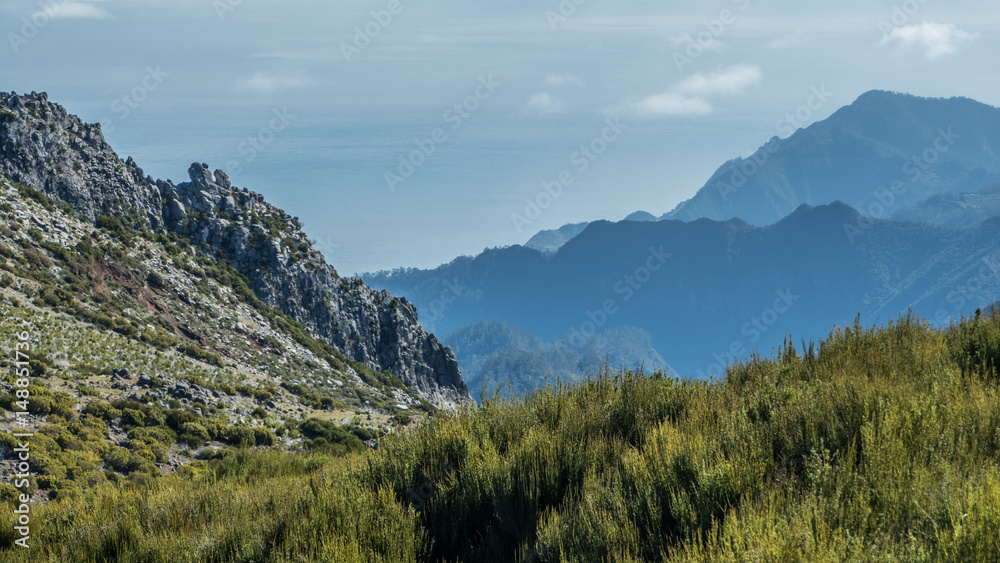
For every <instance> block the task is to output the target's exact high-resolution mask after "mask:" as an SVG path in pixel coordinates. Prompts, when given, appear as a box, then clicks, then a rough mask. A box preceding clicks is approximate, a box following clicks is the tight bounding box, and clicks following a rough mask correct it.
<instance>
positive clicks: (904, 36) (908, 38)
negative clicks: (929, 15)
mask: <svg viewBox="0 0 1000 563" xmlns="http://www.w3.org/2000/svg"><path fill="white" fill-rule="evenodd" d="M978 37H979V34H978V33H969V32H967V31H962V30H961V29H959V28H957V27H955V26H954V25H953V24H941V23H934V22H923V23H921V24H916V25H907V26H904V27H897V28H895V29H893V30H892V31H891V32H889V33H888V34H886V35H885V36H884V37H882V40H881V41H879V45H890V44H894V45H897V46H898V47H899V48H900V49H902V50H903V51H909V50H911V49H913V48H915V47H916V48H921V49H924V55H925V56H926V57H927V58H928V59H929V60H934V59H940V58H941V57H946V56H948V55H954V54H955V53H957V52H958V50H959V48H961V47H962V45H963V44H965V43H971V42H973V41H975V40H976V38H978Z"/></svg>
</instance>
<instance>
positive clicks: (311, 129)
mask: <svg viewBox="0 0 1000 563" xmlns="http://www.w3.org/2000/svg"><path fill="white" fill-rule="evenodd" d="M998 29H1000V10H998V9H997V8H996V5H995V2H994V1H987V0H977V1H950V2H944V1H943V0H907V1H905V2H902V1H895V2H894V1H881V0H880V1H871V0H865V1H861V0H845V1H841V2H834V3H806V2H791V1H786V0H776V1H771V2H764V1H758V0H717V1H712V2H699V1H690V0H680V1H673V2H662V1H661V2H657V1H653V0H616V1H615V2H608V1H600V0H561V1H556V0H543V1H539V2H526V1H522V0H511V1H506V2H481V1H473V0H461V1H459V0H365V1H355V2H350V3H347V2H331V1H312V0H283V1H281V2H278V1H271V0H256V1H250V0H170V1H166V0H164V1H158V0H70V1H65V0H64V1H58V0H48V1H37V0H36V1H14V2H11V1H0V32H2V33H3V43H2V44H0V90H6V91H16V92H19V93H23V92H31V91H45V92H48V94H49V99H50V100H52V101H55V102H57V103H60V104H62V105H63V106H65V107H66V108H67V110H68V111H69V112H70V113H75V114H77V115H79V116H80V117H81V118H83V119H84V120H85V121H87V122H100V123H101V124H102V127H103V129H104V132H105V137H106V138H107V140H108V142H109V143H111V145H112V147H114V148H115V150H116V151H117V152H118V153H119V155H121V156H122V157H126V156H132V157H134V158H135V160H136V161H137V162H138V163H139V165H140V166H142V167H143V168H144V170H145V172H146V173H147V174H150V175H152V176H153V177H155V178H161V179H171V180H174V181H175V182H181V181H186V180H187V172H186V171H187V169H188V167H189V166H190V164H191V163H192V162H205V163H208V164H209V165H210V166H211V167H212V168H213V169H216V168H221V169H224V170H225V171H226V172H227V173H229V175H230V177H231V179H232V180H233V182H234V184H236V185H237V186H239V187H247V188H248V189H251V190H254V191H258V192H260V193H262V194H264V196H265V197H266V199H267V200H268V201H270V202H271V203H274V204H275V205H278V206H279V207H281V208H283V209H285V210H286V211H287V212H288V213H290V214H291V215H293V216H297V217H299V218H300V219H301V220H302V222H303V223H304V226H305V231H306V233H307V234H308V235H309V236H310V238H311V239H312V240H313V241H314V242H315V243H316V245H317V247H318V248H319V249H320V250H321V251H322V252H323V253H324V255H325V256H326V257H327V260H328V262H330V263H331V264H333V265H334V266H335V267H336V268H337V269H338V271H339V272H340V273H341V274H345V275H350V274H353V273H358V272H370V271H376V270H382V269H392V268H396V267H421V268H428V267H434V266H437V265H439V264H442V263H446V262H448V261H450V260H452V259H454V258H455V257H457V256H460V255H470V254H477V253H479V252H481V251H482V250H483V249H484V248H487V247H495V246H506V245H511V244H522V243H524V242H526V241H527V240H528V239H529V238H530V237H531V236H532V235H533V234H534V233H536V232H537V231H539V230H542V229H553V228H558V227H559V226H561V225H563V224H566V223H575V222H580V221H590V220H597V219H609V220H620V219H622V218H624V217H625V216H626V215H628V214H629V213H632V212H634V211H637V210H645V211H648V212H651V213H654V214H656V215H659V214H662V213H665V212H667V211H670V210H671V209H672V208H673V207H675V206H676V205H677V204H678V203H680V202H681V201H683V200H685V199H687V198H689V197H691V196H692V195H694V193H695V192H696V191H697V190H698V189H699V188H700V187H701V186H702V185H704V183H705V181H707V179H708V178H709V177H710V176H711V174H712V172H714V170H715V169H716V168H717V167H718V166H720V165H721V164H723V163H724V162H725V161H727V160H729V159H731V158H735V157H737V156H747V155H749V154H751V153H752V152H753V151H754V149H756V147H758V146H760V145H762V144H763V143H765V142H766V141H767V140H768V139H769V138H771V137H772V136H774V135H779V136H782V137H784V136H787V135H788V134H790V133H791V132H792V131H794V130H795V128H797V127H802V126H807V125H809V124H810V123H813V122H815V121H818V120H822V119H824V118H826V117H828V116H829V115H830V114H832V113H833V112H834V111H836V110H837V109H838V108H840V107H842V106H844V105H848V104H850V103H851V102H852V101H853V100H854V99H856V98H857V97H858V96H859V95H861V94H862V93H864V92H866V91H868V90H872V89H882V90H892V91H899V92H908V93H912V94H916V95H921V96H932V97H950V96H966V97H970V98H974V99H977V100H980V101H982V102H985V103H988V104H990V105H993V106H1000V88H998V87H997V86H998V78H997V77H998V74H997V72H996V71H997V70H998V69H1000V64H998V63H1000V40H998Z"/></svg>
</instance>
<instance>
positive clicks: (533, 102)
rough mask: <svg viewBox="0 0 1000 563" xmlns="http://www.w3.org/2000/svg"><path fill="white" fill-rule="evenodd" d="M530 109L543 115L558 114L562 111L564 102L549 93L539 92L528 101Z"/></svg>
mask: <svg viewBox="0 0 1000 563" xmlns="http://www.w3.org/2000/svg"><path fill="white" fill-rule="evenodd" d="M528 109H533V110H535V111H540V112H543V113H558V112H560V111H562V102H560V101H559V99H558V98H556V97H555V96H552V95H551V94H549V93H547V92H538V93H537V94H534V95H532V96H531V98H530V99H529V100H528Z"/></svg>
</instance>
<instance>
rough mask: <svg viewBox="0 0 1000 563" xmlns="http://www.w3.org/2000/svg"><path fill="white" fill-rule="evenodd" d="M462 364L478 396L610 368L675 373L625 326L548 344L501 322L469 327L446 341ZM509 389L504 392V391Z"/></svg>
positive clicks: (645, 338)
mask: <svg viewBox="0 0 1000 563" xmlns="http://www.w3.org/2000/svg"><path fill="white" fill-rule="evenodd" d="M443 342H444V343H445V344H446V345H447V346H449V347H451V349H452V350H454V352H455V357H456V358H457V359H458V362H459V364H460V365H461V366H462V376H463V378H464V379H465V382H466V384H467V385H468V387H469V390H470V391H471V392H472V395H473V397H474V398H476V399H478V398H479V392H480V390H482V389H487V390H492V389H497V388H498V387H502V386H504V385H506V384H508V383H509V384H510V388H509V389H510V391H512V392H514V393H515V394H520V393H522V392H524V391H530V390H531V389H532V386H533V385H535V384H539V383H540V382H542V381H544V380H545V378H546V377H548V378H549V381H551V382H555V381H556V380H561V381H580V380H581V379H583V378H585V377H587V376H588V375H591V374H596V373H597V372H598V370H600V369H602V368H604V367H605V366H606V365H608V366H610V367H612V368H615V369H620V368H622V367H625V368H629V369H636V368H639V367H642V368H643V369H644V370H646V371H647V372H649V373H652V372H656V371H666V372H671V371H672V370H671V368H670V366H668V365H667V363H666V362H665V361H664V360H663V358H662V357H661V356H660V355H659V354H658V353H657V352H656V350H654V349H653V346H652V337H651V336H650V334H649V333H648V332H646V331H644V330H642V329H638V328H635V327H629V326H621V327H617V328H615V329H612V330H609V331H606V332H602V333H601V334H597V335H594V336H588V337H579V338H572V337H568V338H563V339H560V340H558V341H555V342H544V341H542V340H541V339H540V338H538V337H537V336H535V335H533V334H530V333H528V332H525V331H523V330H520V329H518V328H517V327H514V326H512V325H510V324H508V323H505V322H499V321H481V322H477V323H473V324H469V325H465V326H463V327H460V328H459V329H457V330H455V331H454V332H452V333H451V334H449V335H448V336H446V337H444V338H443ZM507 390H508V388H507V387H503V388H502V391H503V392H504V393H506V392H507Z"/></svg>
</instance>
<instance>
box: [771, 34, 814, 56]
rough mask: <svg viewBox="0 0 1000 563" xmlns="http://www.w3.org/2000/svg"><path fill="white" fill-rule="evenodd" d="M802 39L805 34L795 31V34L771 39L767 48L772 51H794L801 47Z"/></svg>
mask: <svg viewBox="0 0 1000 563" xmlns="http://www.w3.org/2000/svg"><path fill="white" fill-rule="evenodd" d="M803 39H805V34H804V33H802V32H801V31H796V32H795V33H789V34H788V35H783V36H781V37H778V38H775V39H773V40H772V41H771V42H769V43H768V44H767V48H768V49H774V50H776V51H785V50H788V49H794V48H796V47H799V46H801V45H802V40H803Z"/></svg>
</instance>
